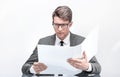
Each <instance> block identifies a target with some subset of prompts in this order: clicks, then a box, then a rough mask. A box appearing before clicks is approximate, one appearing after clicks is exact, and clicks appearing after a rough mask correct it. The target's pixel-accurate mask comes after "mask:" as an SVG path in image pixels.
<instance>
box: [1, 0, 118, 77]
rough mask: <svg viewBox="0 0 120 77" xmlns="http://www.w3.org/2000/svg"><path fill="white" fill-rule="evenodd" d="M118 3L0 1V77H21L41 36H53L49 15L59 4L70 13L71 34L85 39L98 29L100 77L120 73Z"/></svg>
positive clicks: (114, 76) (110, 0) (111, 0)
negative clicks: (71, 21) (68, 8)
mask: <svg viewBox="0 0 120 77" xmlns="http://www.w3.org/2000/svg"><path fill="white" fill-rule="evenodd" d="M119 4H120V1H119V0H54V1H53V0H44V1H43V0H0V77H21V74H22V73H21V67H22V65H23V64H24V63H25V61H26V60H27V59H28V58H29V56H30V54H31V53H32V51H33V49H34V48H35V46H36V45H37V42H38V40H39V39H40V38H41V37H44V36H47V35H51V34H53V33H54V30H53V27H52V12H53V11H54V9H55V8H56V7H57V6H59V5H68V6H69V7H70V8H71V9H72V11H73V26H72V28H71V31H72V32H73V33H76V34H80V35H83V36H86V35H87V34H88V33H89V32H90V30H92V29H93V27H95V26H99V27H100V31H99V50H98V53H97V55H96V56H97V59H98V61H99V62H100V64H101V66H102V72H101V76H102V77H119V76H120V73H119V70H120V60H119V58H120V56H119V55H120V52H119V50H120V34H119V33H120V5H119Z"/></svg>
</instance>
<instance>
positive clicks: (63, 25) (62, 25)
mask: <svg viewBox="0 0 120 77" xmlns="http://www.w3.org/2000/svg"><path fill="white" fill-rule="evenodd" d="M69 24H70V23H63V24H58V23H53V26H54V28H56V29H58V28H59V27H61V28H62V29H66V28H68V25H69Z"/></svg>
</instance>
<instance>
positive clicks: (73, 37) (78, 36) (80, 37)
mask: <svg viewBox="0 0 120 77" xmlns="http://www.w3.org/2000/svg"><path fill="white" fill-rule="evenodd" d="M70 38H71V39H75V40H81V41H83V40H84V39H85V37H84V36H81V35H78V34H74V33H70Z"/></svg>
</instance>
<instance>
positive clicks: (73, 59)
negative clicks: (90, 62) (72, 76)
mask: <svg viewBox="0 0 120 77" xmlns="http://www.w3.org/2000/svg"><path fill="white" fill-rule="evenodd" d="M71 61H72V62H73V63H81V62H82V60H81V59H80V58H72V59H71Z"/></svg>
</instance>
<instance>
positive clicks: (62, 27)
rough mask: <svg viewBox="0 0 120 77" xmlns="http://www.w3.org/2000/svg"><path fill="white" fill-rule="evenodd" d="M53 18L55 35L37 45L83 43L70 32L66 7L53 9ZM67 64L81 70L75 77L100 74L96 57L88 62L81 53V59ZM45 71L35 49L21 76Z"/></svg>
mask: <svg viewBox="0 0 120 77" xmlns="http://www.w3.org/2000/svg"><path fill="white" fill-rule="evenodd" d="M52 18H53V22H52V25H53V28H54V30H55V34H54V35H51V36H47V37H45V38H42V39H40V40H39V42H38V44H43V45H59V46H60V45H61V46H76V45H79V44H81V43H82V42H83V41H84V39H85V38H84V37H82V36H79V35H76V34H73V33H71V32H70V27H71V26H72V23H73V22H72V11H71V9H70V8H69V7H68V6H59V7H57V8H56V9H55V11H54V12H53V15H52ZM67 62H68V63H69V64H70V65H71V66H73V67H75V68H76V69H80V70H83V71H82V72H81V73H79V74H77V75H76V76H80V77H89V76H90V77H92V76H93V77H95V76H98V77H99V74H100V72H101V66H100V64H99V63H98V61H97V59H96V57H95V56H94V57H93V58H92V59H91V60H90V61H89V62H88V61H87V58H86V53H85V52H84V53H83V57H82V58H81V59H79V58H70V59H68V60H67ZM46 69H47V66H46V65H45V64H44V63H41V62H39V61H38V51H37V47H36V48H35V50H34V51H33V54H32V55H31V56H30V58H29V59H28V60H27V61H26V63H25V64H24V65H23V67H22V72H23V74H24V75H23V76H26V75H33V74H39V73H40V72H42V71H44V70H46Z"/></svg>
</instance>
